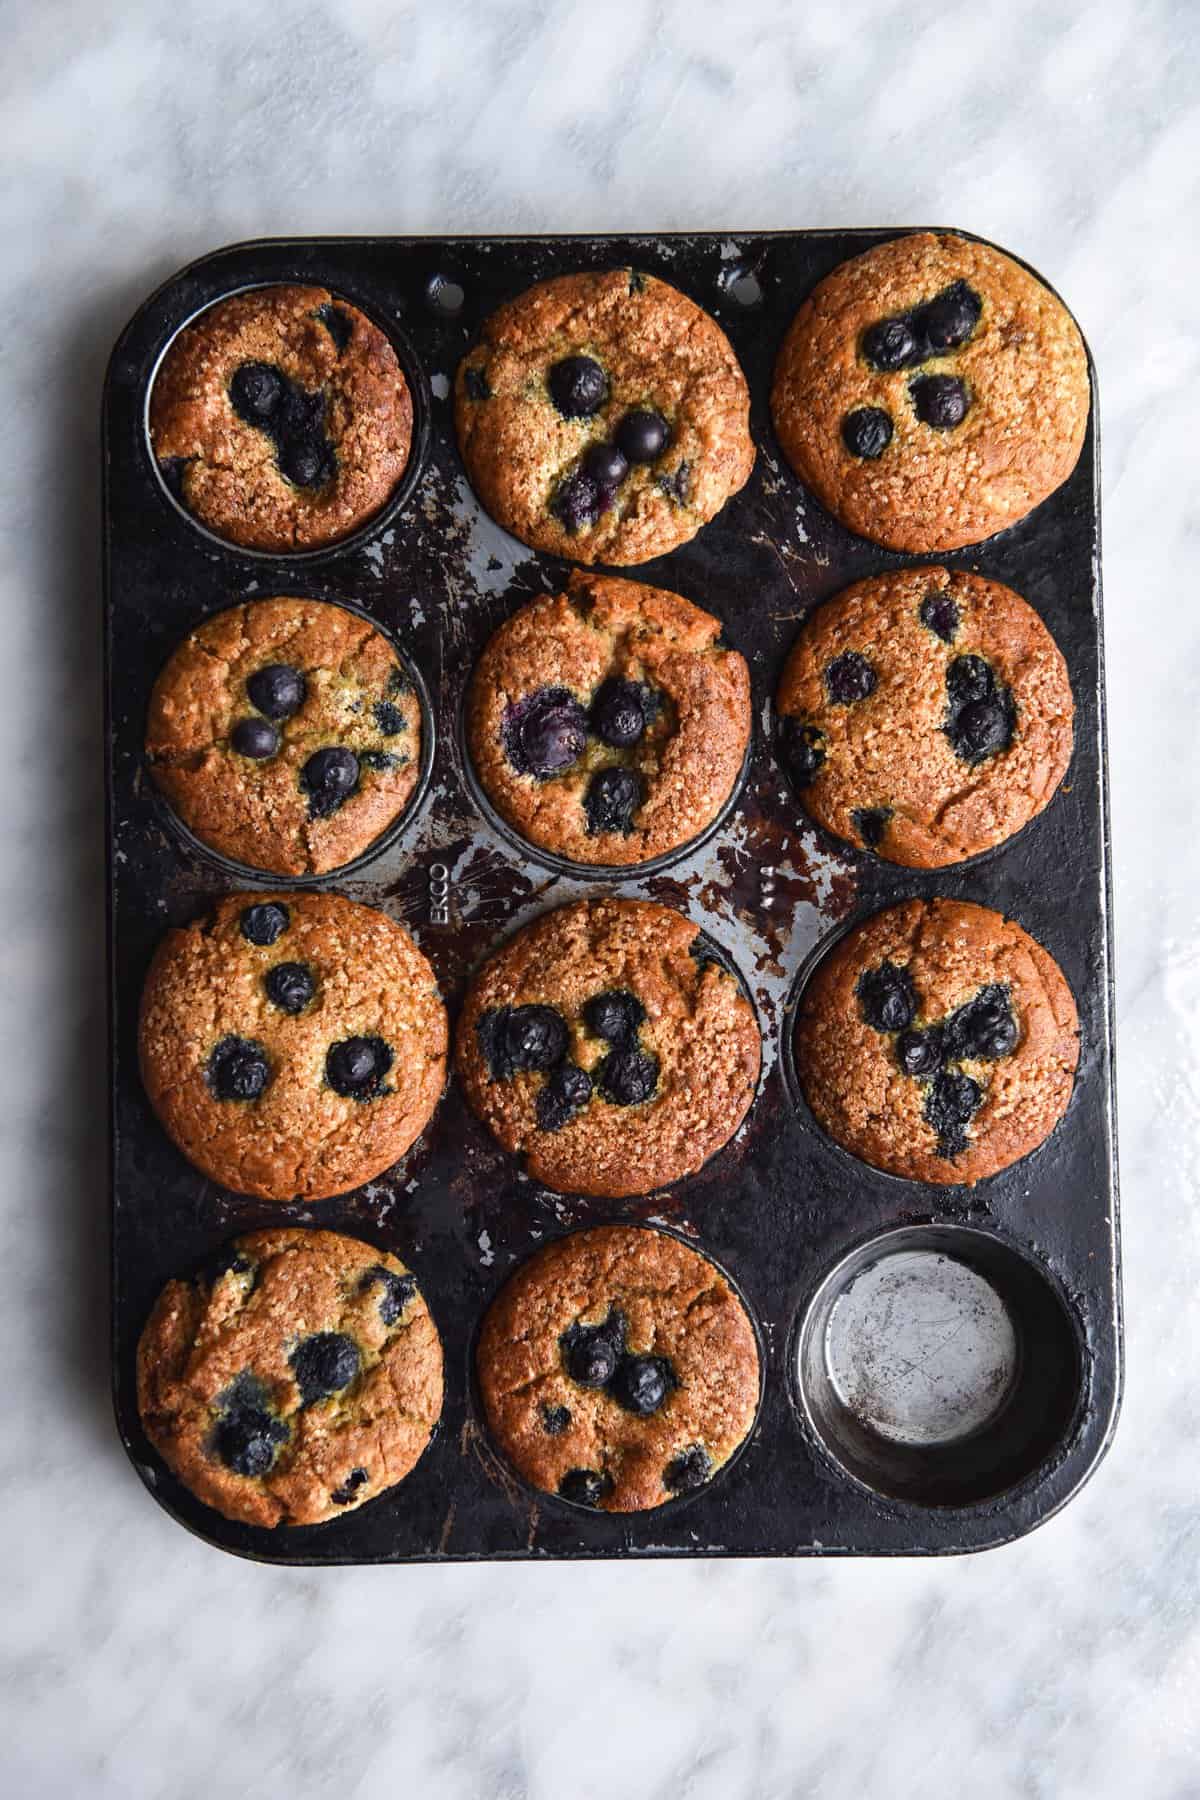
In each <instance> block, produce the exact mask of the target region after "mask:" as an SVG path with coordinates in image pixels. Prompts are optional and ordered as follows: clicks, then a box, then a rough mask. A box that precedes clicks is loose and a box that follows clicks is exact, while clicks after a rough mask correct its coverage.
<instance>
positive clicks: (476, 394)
mask: <svg viewBox="0 0 1200 1800" xmlns="http://www.w3.org/2000/svg"><path fill="white" fill-rule="evenodd" d="M463 386H464V387H465V388H466V390H467V399H468V400H474V401H476V402H478V401H482V400H490V399H491V397H492V389H491V384H490V383H489V381H488V378H487V376H486V375H485V374H484V372H483V370H482V369H476V368H471V369H468V370H467V372H466V374H465V375H464V376H463Z"/></svg>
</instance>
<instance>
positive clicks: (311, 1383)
mask: <svg viewBox="0 0 1200 1800" xmlns="http://www.w3.org/2000/svg"><path fill="white" fill-rule="evenodd" d="M288 1361H289V1362H290V1364H291V1366H292V1374H293V1375H294V1376H295V1377H296V1385H297V1387H298V1388H299V1389H300V1404H301V1405H302V1406H311V1405H312V1404H313V1402H314V1401H316V1400H324V1399H325V1398H326V1397H327V1396H328V1395H329V1394H340V1393H341V1391H342V1389H343V1388H346V1387H349V1386H350V1383H351V1382H352V1381H353V1380H354V1378H355V1376H356V1375H357V1374H358V1371H359V1369H360V1368H361V1367H362V1357H361V1356H360V1355H359V1350H358V1345H357V1344H356V1343H355V1342H354V1339H353V1338H348V1337H347V1336H346V1335H345V1333H344V1332H341V1331H314V1332H313V1334H312V1336H311V1337H306V1338H301V1340H300V1342H299V1343H298V1344H297V1345H296V1348H295V1349H294V1350H293V1351H292V1354H291V1355H290V1356H289V1358H288Z"/></svg>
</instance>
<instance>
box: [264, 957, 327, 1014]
mask: <svg viewBox="0 0 1200 1800" xmlns="http://www.w3.org/2000/svg"><path fill="white" fill-rule="evenodd" d="M263 986H264V987H265V988H266V990H267V999H268V1000H269V1001H270V1002H271V1003H272V1005H273V1006H277V1007H278V1008H279V1010H280V1011H281V1012H285V1013H299V1012H303V1011H304V1008H305V1007H306V1006H307V1005H308V1003H309V1001H310V1000H311V999H312V997H313V995H314V994H315V993H316V991H317V982H316V977H315V976H314V974H313V972H312V970H311V969H310V968H309V966H308V964H307V963H298V962H285V963H276V964H275V967H274V968H273V969H268V970H267V973H266V975H265V976H264V978H263Z"/></svg>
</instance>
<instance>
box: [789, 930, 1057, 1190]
mask: <svg viewBox="0 0 1200 1800" xmlns="http://www.w3.org/2000/svg"><path fill="white" fill-rule="evenodd" d="M795 1049H796V1069H797V1073H798V1075H799V1077H800V1082H801V1085H802V1087H803V1089H804V1092H805V1096H806V1098H807V1100H808V1103H809V1106H810V1107H811V1108H812V1111H813V1114H814V1116H815V1118H816V1120H817V1122H818V1124H820V1125H822V1126H823V1127H824V1129H825V1130H826V1131H827V1132H828V1133H829V1135H830V1136H831V1137H832V1138H835V1139H836V1140H837V1142H838V1143H839V1144H842V1145H844V1147H845V1148H846V1149H847V1150H851V1151H853V1153H854V1154H855V1155H856V1156H860V1157H861V1158H862V1159H863V1161H864V1162H868V1163H871V1164H872V1165H873V1167H875V1168H877V1169H886V1170H887V1171H888V1172H889V1173H890V1174H892V1175H903V1176H907V1177H908V1178H909V1179H910V1180H913V1181H928V1182H934V1183H936V1184H937V1185H939V1186H946V1185H949V1184H951V1183H954V1182H965V1183H967V1184H968V1185H970V1184H972V1183H974V1182H976V1181H980V1180H982V1179H983V1178H984V1177H985V1176H987V1175H994V1174H995V1173H996V1172H997V1170H999V1169H1005V1168H1007V1167H1008V1165H1009V1164H1010V1163H1014V1162H1016V1161H1017V1159H1018V1158H1019V1157H1022V1156H1026V1155H1028V1153H1029V1151H1031V1150H1035V1149H1036V1148H1037V1146H1038V1145H1039V1144H1040V1143H1041V1142H1042V1141H1043V1139H1045V1138H1047V1137H1048V1136H1049V1135H1050V1133H1051V1132H1052V1131H1053V1130H1054V1127H1055V1126H1056V1125H1057V1124H1058V1121H1059V1120H1060V1119H1061V1118H1062V1115H1063V1113H1064V1112H1065V1111H1066V1110H1067V1104H1068V1102H1069V1101H1070V1098H1071V1090H1072V1087H1073V1086H1074V1081H1075V1067H1076V1064H1077V1063H1078V1061H1079V1019H1078V1016H1077V1014H1076V1011H1075V1002H1074V1000H1073V999H1072V998H1071V990H1070V989H1069V988H1068V986H1067V984H1066V981H1065V980H1064V979H1063V975H1062V971H1061V970H1060V969H1059V967H1058V964H1057V963H1056V962H1055V961H1054V959H1053V957H1051V956H1050V955H1048V953H1047V952H1046V951H1045V950H1043V949H1042V947H1041V945H1040V944H1038V943H1035V942H1034V940H1033V939H1032V938H1031V937H1030V936H1029V934H1028V933H1027V932H1024V931H1022V930H1021V927H1020V926H1019V925H1015V924H1014V923H1013V922H1012V920H1011V919H1005V918H1003V917H1002V916H1001V915H1000V914H999V913H996V912H991V911H989V910H988V908H987V907H984V906H972V905H970V904H968V903H967V902H966V901H959V900H909V901H906V902H905V904H904V905H903V906H893V907H889V908H888V909H887V911H885V912H880V913H876V914H875V916H874V917H873V918H870V919H867V920H866V921H865V922H864V923H863V924H862V925H859V926H857V927H855V928H854V929H853V930H852V931H850V932H848V933H847V935H846V936H845V937H843V938H841V939H840V940H839V941H838V943H836V944H835V945H834V947H833V949H832V950H831V951H830V952H829V954H828V955H827V956H826V957H825V958H824V960H823V961H822V962H821V963H820V965H819V966H818V968H817V970H816V972H815V974H814V975H813V977H812V980H811V981H810V982H809V983H808V985H807V986H806V987H805V989H804V993H803V995H802V997H801V1002H800V1008H799V1016H798V1019H797V1024H796V1038H795Z"/></svg>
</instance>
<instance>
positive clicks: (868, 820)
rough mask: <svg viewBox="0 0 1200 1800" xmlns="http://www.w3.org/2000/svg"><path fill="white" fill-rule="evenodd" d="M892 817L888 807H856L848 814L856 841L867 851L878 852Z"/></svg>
mask: <svg viewBox="0 0 1200 1800" xmlns="http://www.w3.org/2000/svg"><path fill="white" fill-rule="evenodd" d="M891 816H892V809H891V807H890V806H856V807H855V808H854V809H853V811H852V812H851V814H850V823H851V824H852V825H853V827H854V829H855V831H857V833H858V840H859V842H860V843H861V844H862V845H863V846H864V848H865V849H867V850H878V848H879V846H880V844H882V842H883V840H884V836H885V834H886V832H887V827H888V820H889V819H890V818H891Z"/></svg>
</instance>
